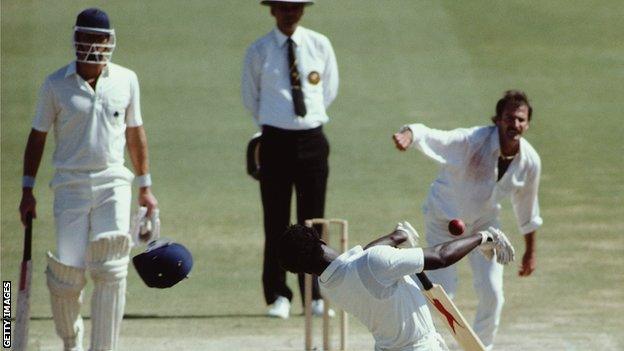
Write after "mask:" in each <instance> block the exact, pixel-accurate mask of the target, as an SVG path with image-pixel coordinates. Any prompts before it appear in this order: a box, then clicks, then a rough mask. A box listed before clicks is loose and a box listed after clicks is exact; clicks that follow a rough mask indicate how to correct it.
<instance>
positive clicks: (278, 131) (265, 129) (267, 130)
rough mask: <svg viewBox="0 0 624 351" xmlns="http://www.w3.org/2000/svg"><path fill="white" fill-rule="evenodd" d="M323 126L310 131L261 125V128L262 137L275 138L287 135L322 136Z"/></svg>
mask: <svg viewBox="0 0 624 351" xmlns="http://www.w3.org/2000/svg"><path fill="white" fill-rule="evenodd" d="M322 133H323V126H318V127H316V128H312V129H282V128H277V127H273V126H268V125H263V126H262V135H264V136H267V135H275V136H287V135H293V136H294V135H296V136H299V135H301V136H303V135H315V134H322Z"/></svg>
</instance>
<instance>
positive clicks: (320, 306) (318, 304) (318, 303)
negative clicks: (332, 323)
mask: <svg viewBox="0 0 624 351" xmlns="http://www.w3.org/2000/svg"><path fill="white" fill-rule="evenodd" d="M324 309H325V303H324V302H323V300H321V299H318V300H313V301H312V315H314V316H317V317H322V316H323V310H324ZM328 314H329V316H330V317H331V318H334V316H335V315H336V312H334V310H332V309H331V308H330V309H329V311H328Z"/></svg>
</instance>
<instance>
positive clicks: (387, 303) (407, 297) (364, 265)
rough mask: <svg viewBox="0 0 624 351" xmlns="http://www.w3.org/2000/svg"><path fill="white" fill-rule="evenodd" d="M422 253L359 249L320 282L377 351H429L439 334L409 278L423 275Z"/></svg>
mask: <svg viewBox="0 0 624 351" xmlns="http://www.w3.org/2000/svg"><path fill="white" fill-rule="evenodd" d="M424 262H425V260H424V255H423V250H422V249H421V248H413V249H396V248H393V247H390V246H385V245H379V246H373V247H371V248H369V249H368V250H362V247H361V246H356V247H354V248H352V249H351V250H349V251H347V252H345V253H343V254H341V255H340V256H338V258H336V259H335V260H334V261H333V262H332V263H331V264H330V265H329V266H328V267H327V268H326V269H325V271H323V273H322V274H321V276H320V277H319V284H320V286H321V291H322V293H323V296H327V297H328V298H329V300H330V301H331V302H332V303H335V304H336V305H338V306H339V307H340V308H342V309H344V310H345V311H347V313H350V314H352V315H353V316H355V317H356V318H358V319H359V320H360V321H361V322H362V323H363V324H364V325H365V326H366V327H367V328H368V330H369V331H370V332H371V333H372V334H373V337H374V338H375V350H412V351H413V350H431V349H432V348H431V344H432V343H433V344H435V343H437V341H436V335H437V333H436V331H435V327H434V325H433V321H432V319H431V313H430V311H429V308H428V307H427V302H426V300H425V298H424V296H423V295H422V292H421V291H420V289H419V287H418V285H416V283H415V282H414V280H413V279H412V278H411V277H410V276H409V275H412V274H416V273H420V272H422V270H423V268H424V264H425V263H424Z"/></svg>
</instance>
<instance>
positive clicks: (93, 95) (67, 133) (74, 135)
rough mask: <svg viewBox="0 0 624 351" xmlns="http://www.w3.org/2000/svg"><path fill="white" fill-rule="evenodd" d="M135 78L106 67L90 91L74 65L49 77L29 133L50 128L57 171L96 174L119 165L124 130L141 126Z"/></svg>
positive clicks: (117, 68) (125, 71)
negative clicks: (53, 140) (54, 145)
mask: <svg viewBox="0 0 624 351" xmlns="http://www.w3.org/2000/svg"><path fill="white" fill-rule="evenodd" d="M142 123H143V122H142V119H141V104H140V97H139V82H138V79H137V76H136V74H135V73H134V72H133V71H131V70H129V69H127V68H124V67H121V66H119V65H116V64H114V63H110V62H109V63H108V64H107V65H106V67H105V68H104V70H103V71H102V73H101V75H100V77H99V78H98V81H97V84H96V89H95V90H93V88H91V86H90V85H89V83H87V82H86V81H85V80H84V79H82V77H80V76H79V75H78V73H77V72H76V63H75V62H72V63H70V64H69V65H67V66H65V67H63V68H61V69H59V70H57V71H56V72H54V73H52V74H51V75H49V76H48V77H47V78H46V80H45V82H44V83H43V86H42V87H41V90H40V92H39V100H38V103H37V110H36V114H35V118H34V120H33V124H32V127H33V128H34V129H35V130H38V131H41V132H48V131H49V130H50V128H51V127H52V126H54V139H55V142H56V149H55V151H54V156H53V164H54V167H56V169H57V171H61V172H63V171H81V172H82V171H87V172H91V171H101V170H104V169H107V168H110V167H116V166H120V167H123V164H124V148H125V145H126V137H125V131H126V126H129V127H137V126H140V125H142Z"/></svg>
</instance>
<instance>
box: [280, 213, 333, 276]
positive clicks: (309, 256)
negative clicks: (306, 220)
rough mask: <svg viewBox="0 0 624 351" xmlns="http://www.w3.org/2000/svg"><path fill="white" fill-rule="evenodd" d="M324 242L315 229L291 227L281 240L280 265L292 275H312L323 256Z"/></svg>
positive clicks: (299, 226) (298, 226) (297, 225)
mask: <svg viewBox="0 0 624 351" xmlns="http://www.w3.org/2000/svg"><path fill="white" fill-rule="evenodd" d="M322 244H323V242H322V241H321V240H320V239H319V234H318V233H317V232H316V230H314V228H309V227H305V226H302V225H299V224H295V225H291V226H289V227H288V229H286V231H285V232H284V234H282V236H281V237H280V239H279V242H278V245H277V259H278V262H279V265H280V266H281V267H282V268H284V269H285V270H287V271H289V272H292V273H302V272H306V273H311V270H312V268H313V267H314V265H315V264H316V263H317V262H319V258H320V257H322V256H323V248H322V246H321V245H322Z"/></svg>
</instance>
